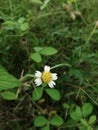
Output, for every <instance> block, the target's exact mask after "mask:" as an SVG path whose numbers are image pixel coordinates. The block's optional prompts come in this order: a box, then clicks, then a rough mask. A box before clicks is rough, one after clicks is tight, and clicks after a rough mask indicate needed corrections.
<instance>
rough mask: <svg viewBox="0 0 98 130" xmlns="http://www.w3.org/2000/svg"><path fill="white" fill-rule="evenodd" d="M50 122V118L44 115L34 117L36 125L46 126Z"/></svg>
mask: <svg viewBox="0 0 98 130" xmlns="http://www.w3.org/2000/svg"><path fill="white" fill-rule="evenodd" d="M47 123H48V120H47V119H46V118H45V117H44V116H37V117H35V119H34V125H35V126H36V127H41V126H44V125H46V124H47Z"/></svg>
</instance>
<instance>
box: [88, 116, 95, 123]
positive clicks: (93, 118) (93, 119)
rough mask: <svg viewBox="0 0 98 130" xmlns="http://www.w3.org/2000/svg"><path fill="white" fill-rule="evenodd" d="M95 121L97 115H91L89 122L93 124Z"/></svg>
mask: <svg viewBox="0 0 98 130" xmlns="http://www.w3.org/2000/svg"><path fill="white" fill-rule="evenodd" d="M95 121H96V115H92V116H90V118H89V121H88V123H89V124H93V123H94V122H95Z"/></svg>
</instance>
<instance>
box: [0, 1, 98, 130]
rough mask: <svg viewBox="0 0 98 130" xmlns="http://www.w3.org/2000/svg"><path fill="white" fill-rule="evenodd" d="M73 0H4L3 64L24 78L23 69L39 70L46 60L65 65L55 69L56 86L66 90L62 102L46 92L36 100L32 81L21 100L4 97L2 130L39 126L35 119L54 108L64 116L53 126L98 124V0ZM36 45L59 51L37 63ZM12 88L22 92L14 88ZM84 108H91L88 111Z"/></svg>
mask: <svg viewBox="0 0 98 130" xmlns="http://www.w3.org/2000/svg"><path fill="white" fill-rule="evenodd" d="M46 1H47V0H46ZM68 1H69V2H70V4H69V3H68ZM68 1H67V0H49V1H47V3H46V4H45V0H42V1H40V0H37V1H36V0H17V1H16V0H0V5H1V6H0V64H1V65H2V66H3V67H4V68H6V71H8V72H9V73H10V74H11V75H13V76H14V77H16V78H17V79H21V75H22V72H23V71H24V73H23V75H26V74H34V73H35V71H36V70H41V69H42V68H43V67H44V65H50V66H55V65H57V64H61V63H64V64H66V66H62V67H58V68H55V69H54V71H55V72H56V73H58V77H59V78H58V80H57V86H56V87H55V88H56V89H58V91H59V92H60V94H61V99H60V100H59V101H54V100H50V98H49V97H48V96H47V95H46V94H45V93H44V94H43V97H42V99H41V100H43V102H42V103H41V104H40V103H39V102H40V101H34V102H33V103H32V101H31V95H32V89H33V87H32V86H33V85H31V84H30V85H31V87H29V88H28V87H27V86H26V87H24V90H23V91H21V93H20V97H19V98H18V99H17V100H14V101H6V100H4V99H2V98H0V102H1V103H0V127H1V128H0V129H1V130H6V129H9V130H10V129H11V130H22V129H26V130H36V129H37V130H38V129H41V127H40V128H36V125H34V118H36V117H37V116H38V115H40V114H42V115H45V116H46V118H47V115H48V116H49V115H51V113H52V112H53V111H56V113H57V114H58V115H60V117H62V119H63V124H62V123H61V124H62V125H60V126H55V125H54V126H51V130H53V129H57V130H66V129H67V130H78V129H79V130H97V129H98V125H97V120H98V119H95V118H97V117H98V112H97V107H98V44H97V42H98V37H97V35H98V25H96V21H97V20H98V9H97V7H98V1H97V0H85V1H83V0H77V1H71V0H68ZM65 4H66V5H65ZM73 16H74V17H75V18H73ZM34 47H41V48H44V47H54V48H55V49H56V50H57V51H58V52H57V53H56V54H55V55H51V56H45V55H42V59H41V60H40V59H39V62H35V61H34V59H33V60H32V58H31V54H33V53H35V50H34ZM35 59H36V58H35ZM0 72H1V71H0ZM1 74H2V75H3V73H2V72H1ZM6 75H8V73H7V74H6ZM0 76H1V75H0ZM8 76H10V75H8ZM1 77H2V76H1ZM1 77H0V78H1ZM14 77H13V78H14ZM6 79H7V77H6V78H5V81H6ZM17 79H16V80H17ZM0 80H1V81H2V78H1V79H0ZM1 81H0V82H1ZM17 82H18V81H17ZM19 83H20V82H19ZM23 83H24V82H23ZM26 83H30V81H28V80H27V81H26ZM0 85H1V83H0ZM23 85H24V84H23ZM9 86H10V84H9ZM15 86H17V85H15ZM24 86H25V85H24ZM0 88H1V86H0ZM8 90H11V91H13V92H15V93H16V92H17V89H16V88H15V89H13V87H12V89H11V88H10V87H9V88H8ZM3 91H4V90H2V91H1V96H2V92H3ZM15 99H16V98H15ZM44 100H45V101H44ZM86 103H87V104H86ZM58 104H59V105H58ZM85 104H86V105H87V106H88V107H87V106H86V107H85V106H84V105H85ZM83 106H84V109H83ZM39 108H41V110H43V111H40V109H39ZM89 109H90V110H91V111H90V112H89V111H88V110H89ZM83 110H84V111H85V110H86V112H87V111H88V113H87V115H85V116H84V115H83V113H84V111H83ZM45 111H47V112H45ZM86 112H85V113H86ZM7 113H8V116H7ZM47 113H48V114H47ZM58 115H56V116H58ZM74 117H76V118H74ZM92 120H93V121H92ZM57 122H59V121H57ZM89 122H92V123H91V124H90V123H89ZM15 127H16V129H15ZM42 130H49V128H48V126H46V128H42Z"/></svg>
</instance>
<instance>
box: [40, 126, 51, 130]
mask: <svg viewBox="0 0 98 130" xmlns="http://www.w3.org/2000/svg"><path fill="white" fill-rule="evenodd" d="M41 130H50V128H49V126H45V127H43V128H42V129H41Z"/></svg>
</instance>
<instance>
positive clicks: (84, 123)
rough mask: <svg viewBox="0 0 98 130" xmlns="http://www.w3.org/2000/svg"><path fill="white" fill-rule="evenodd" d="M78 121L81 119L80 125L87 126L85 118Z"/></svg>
mask: <svg viewBox="0 0 98 130" xmlns="http://www.w3.org/2000/svg"><path fill="white" fill-rule="evenodd" d="M80 121H81V123H82V125H84V126H88V123H87V121H86V120H85V119H81V120H80Z"/></svg>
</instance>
